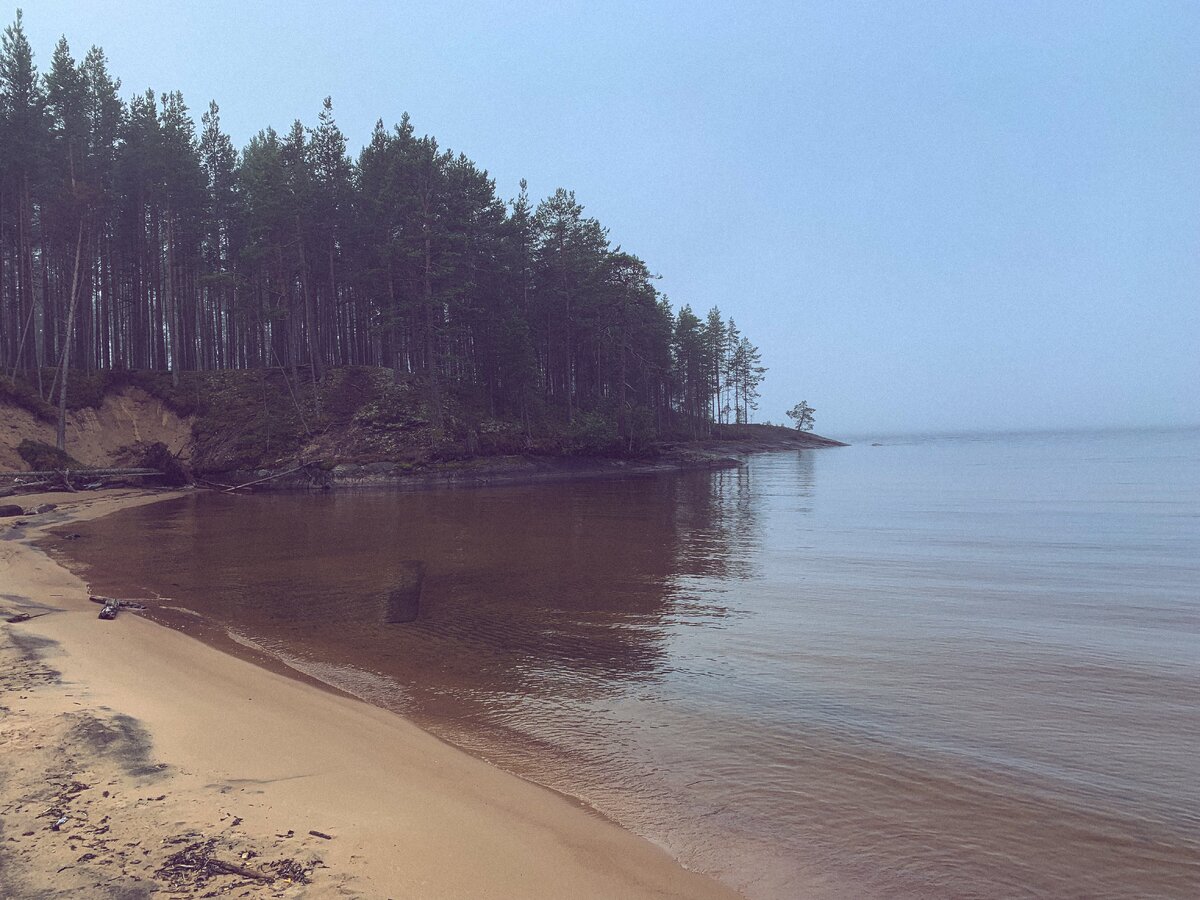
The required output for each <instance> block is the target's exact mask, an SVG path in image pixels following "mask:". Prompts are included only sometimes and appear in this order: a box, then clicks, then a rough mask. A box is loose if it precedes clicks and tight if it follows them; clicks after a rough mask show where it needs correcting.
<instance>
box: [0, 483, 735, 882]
mask: <svg viewBox="0 0 1200 900" xmlns="http://www.w3.org/2000/svg"><path fill="white" fill-rule="evenodd" d="M179 495H182V492H165V493H164V492H148V491H141V490H115V491H113V490H110V491H102V492H90V493H86V494H53V495H49V494H47V495H27V496H26V497H23V498H22V501H23V502H29V503H34V502H38V503H40V502H45V501H50V502H54V503H58V504H60V506H59V509H57V510H55V511H54V513H52V514H48V515H43V516H38V517H36V520H33V521H30V522H29V524H28V525H27V526H26V527H25V528H24V529H22V530H21V531H20V532H18V533H17V534H14V533H13V531H14V529H13V528H12V522H11V520H0V521H2V522H3V524H0V576H3V577H2V579H0V581H2V583H3V585H4V590H3V593H0V611H3V612H4V618H5V619H7V618H9V617H11V616H12V615H14V614H18V613H26V614H29V615H32V616H33V617H32V618H30V619H28V620H26V621H23V622H20V623H13V624H3V625H0V629H2V636H3V640H0V659H3V662H4V665H5V671H6V672H7V673H8V674H7V675H5V677H4V678H3V680H0V706H2V707H3V710H2V715H0V742H3V743H4V744H5V747H6V751H8V752H6V753H5V754H4V755H3V756H2V757H0V784H3V804H4V805H3V809H4V812H3V813H2V814H0V838H2V839H3V841H2V843H0V880H3V881H4V883H5V884H6V885H7V886H8V887H7V889H8V890H9V891H10V892H11V893H10V894H9V895H8V896H13V897H22V896H28V897H34V896H39V897H40V896H47V895H56V894H58V893H67V892H70V891H78V890H87V891H92V892H93V894H92V895H93V896H123V897H140V896H147V895H148V894H149V893H150V892H151V891H152V890H155V889H158V890H163V889H167V890H175V891H184V892H187V891H192V890H194V891H201V889H203V890H204V891H207V890H219V889H221V888H222V887H228V886H237V887H239V888H241V889H244V891H245V893H241V894H239V895H242V896H264V897H265V896H288V897H292V896H295V897H301V896H303V897H325V896H347V895H350V896H355V895H359V896H420V897H434V898H436V897H460V896H474V897H514V896H521V897H547V898H550V897H561V896H576V897H597V898H600V897H630V898H634V897H680V898H685V897H687V898H692V897H694V898H714V900H715V898H736V897H738V896H739V895H738V894H737V893H736V892H734V891H733V890H732V889H730V888H727V887H725V886H724V885H722V884H720V883H718V882H716V881H715V880H713V879H711V878H709V877H707V876H703V875H699V874H697V873H694V872H690V871H688V870H686V869H684V868H683V867H682V866H681V865H680V864H679V863H678V862H677V861H676V860H674V859H673V858H671V857H670V856H669V855H668V854H667V853H666V852H665V851H664V850H662V849H660V848H659V847H657V846H655V845H653V844H651V843H650V842H648V841H646V840H644V839H642V838H640V837H638V836H636V835H634V834H632V833H631V832H628V831H625V830H624V829H622V828H620V827H619V826H617V825H615V824H614V823H612V822H610V821H609V820H607V819H604V818H603V817H601V816H599V815H598V814H595V813H593V812H591V811H590V810H589V809H588V808H587V807H586V806H584V805H582V804H580V803H579V802H578V801H574V800H573V799H571V798H568V797H565V796H563V795H560V794H557V793H555V792H553V791H551V790H549V789H547V788H544V787H541V786H538V785H535V784H533V783H531V782H528V781H525V780H523V779H521V778H520V777H519V776H517V775H514V774H510V773H508V772H505V771H502V770H500V769H497V768H495V767H494V766H492V765H490V764H489V763H486V762H484V761H482V760H479V759H476V758H475V757H472V756H470V755H469V754H467V753H466V752H464V751H462V750H459V749H457V748H455V747H452V746H451V745H449V744H446V743H445V742H443V741H441V740H440V739H438V738H436V737H434V736H433V735H430V734H428V733H427V732H425V731H423V730H421V729H420V728H419V727H417V726H416V725H415V724H413V723H412V722H410V721H408V720H407V719H405V718H403V717H401V716H400V715H398V714H396V713H393V712H390V711H386V710H382V709H379V708H377V707H374V706H370V705H369V704H366V703H364V702H362V701H359V700H356V699H353V698H350V697H348V696H346V695H344V694H343V693H341V692H337V691H333V690H331V689H329V688H328V686H324V685H322V686H321V687H317V686H315V685H313V684H311V683H308V680H307V679H304V678H303V677H299V678H298V677H295V675H293V674H292V673H291V672H290V670H289V674H286V675H285V674H282V673H279V672H276V671H272V670H271V669H270V668H264V667H262V666H261V665H257V664H255V663H253V662H249V661H247V660H246V659H244V658H241V657H240V656H235V655H230V654H227V653H225V652H223V651H222V650H220V649H217V648H215V647H213V646H211V645H210V644H208V643H205V642H204V641H202V640H199V639H193V638H192V637H190V636H189V635H188V634H186V633H184V632H181V631H177V630H175V629H172V628H169V627H167V626H164V625H161V624H157V623H155V622H153V621H150V620H148V619H145V618H142V617H140V616H138V615H137V614H133V613H122V614H121V615H120V617H119V618H118V620H117V621H115V622H99V621H97V620H96V606H95V605H94V604H92V603H90V602H89V601H88V599H87V589H86V585H85V584H84V583H83V582H82V581H81V580H80V579H79V578H78V577H77V576H76V575H74V574H73V573H71V572H70V571H69V570H67V569H66V568H65V567H64V566H62V565H60V564H59V563H57V562H56V561H54V560H53V559H52V558H51V557H50V556H49V555H47V554H46V553H45V552H43V551H42V550H40V549H38V548H35V547H34V546H32V542H33V541H34V540H36V539H37V538H39V537H41V536H43V535H44V533H45V530H46V529H47V528H49V527H61V526H63V525H67V524H70V523H71V522H74V521H81V520H85V519H92V518H97V517H99V516H103V515H107V514H108V513H109V512H114V511H116V510H117V509H121V508H126V507H129V506H133V505H141V504H144V503H152V502H157V501H159V500H164V499H168V498H170V497H173V496H179ZM60 820H65V821H62V822H61V824H60V825H59V826H58V828H55V827H53V826H54V825H55V823H58V822H59V821H60ZM185 851H186V852H185ZM172 860H174V862H172ZM212 860H216V862H212ZM189 866H190V868H189ZM268 879H271V880H268ZM305 882H308V883H305Z"/></svg>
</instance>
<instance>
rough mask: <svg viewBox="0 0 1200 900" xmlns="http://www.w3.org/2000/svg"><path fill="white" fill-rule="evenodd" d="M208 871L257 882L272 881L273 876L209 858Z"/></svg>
mask: <svg viewBox="0 0 1200 900" xmlns="http://www.w3.org/2000/svg"><path fill="white" fill-rule="evenodd" d="M207 867H208V868H209V869H216V870H217V871H218V872H227V873H228V874H230V875H241V876H242V877H243V878H255V879H257V880H259V881H274V880H275V877H274V876H273V875H267V874H266V873H265V872H256V871H254V870H253V869H247V868H246V867H245V866H239V865H237V864H235V863H231V862H225V860H223V859H216V858H215V857H213V858H211V859H209V860H208V862H207Z"/></svg>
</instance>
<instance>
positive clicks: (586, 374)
mask: <svg viewBox="0 0 1200 900" xmlns="http://www.w3.org/2000/svg"><path fill="white" fill-rule="evenodd" d="M118 88H119V82H118V81H117V79H116V78H115V77H113V76H112V75H110V74H109V72H108V69H107V61H106V59H105V57H104V54H103V52H102V51H100V50H99V49H96V48H93V49H92V50H91V51H89V52H88V53H87V55H86V57H85V58H84V60H83V61H82V62H78V61H77V60H75V58H74V57H73V56H72V55H71V52H70V47H69V46H68V44H67V42H66V40H65V39H63V40H62V41H60V42H59V44H58V46H57V47H56V48H55V49H54V51H53V55H52V57H51V60H50V64H49V71H48V72H47V73H46V74H45V75H44V76H41V75H39V73H38V71H37V67H36V65H35V64H34V59H33V51H32V48H31V47H30V45H29V42H28V39H27V37H26V35H25V32H24V29H23V24H22V21H21V17H20V15H19V14H18V16H17V20H16V22H14V23H13V24H12V25H11V26H9V27H8V29H6V30H5V32H4V35H3V40H2V42H0V101H2V102H0V195H2V196H3V197H6V198H9V199H11V200H12V201H13V202H7V201H6V202H4V203H0V259H4V260H5V267H4V271H5V273H6V276H5V278H4V279H0V371H3V372H4V373H8V372H18V373H20V374H21V375H22V377H23V378H24V380H25V382H26V383H27V384H28V385H30V386H31V387H32V389H33V394H32V395H29V394H26V395H24V396H23V399H20V398H18V401H17V402H21V403H22V404H23V405H24V406H25V407H26V408H29V409H31V410H32V411H35V412H36V414H38V415H42V416H44V414H45V410H44V409H43V406H44V404H42V402H41V400H40V399H37V398H38V396H39V395H41V396H48V395H49V386H50V384H51V383H52V382H53V381H54V379H55V371H54V369H55V363H56V361H58V360H61V359H64V358H66V359H68V360H69V364H70V365H72V366H74V367H75V370H74V371H72V372H71V373H70V377H69V380H68V383H67V391H66V399H67V405H68V407H70V408H72V409H78V408H82V407H87V406H96V405H99V403H101V402H102V398H103V397H104V396H105V394H106V393H108V392H109V391H111V390H113V389H115V388H117V387H122V386H137V387H140V388H142V389H144V390H146V391H147V392H148V393H150V394H151V395H153V396H155V397H159V398H161V399H162V400H163V401H164V402H165V403H167V404H168V405H169V406H170V407H171V408H172V409H174V410H175V411H176V412H179V413H181V414H185V415H186V414H195V415H197V416H198V417H199V419H200V421H199V422H198V428H200V429H201V430H202V432H203V435H204V441H205V443H204V447H205V452H210V451H211V452H212V453H213V454H216V457H220V458H228V459H237V460H241V461H243V462H246V463H249V461H250V460H251V459H252V458H261V459H267V458H270V457H271V456H273V455H275V454H277V453H290V452H295V451H296V449H297V448H298V446H299V445H300V444H301V443H303V442H304V441H306V440H309V439H310V438H311V436H312V434H314V433H324V432H325V431H327V430H331V429H337V428H342V427H350V426H354V427H361V428H364V429H366V430H367V432H369V433H370V434H372V435H374V436H375V437H376V438H378V440H379V441H380V443H379V446H378V448H377V450H378V452H381V453H390V452H392V449H391V448H392V447H393V444H394V441H392V438H390V437H388V435H392V436H394V435H395V434H397V433H399V432H401V431H407V432H411V433H412V435H414V436H416V435H419V436H420V438H421V440H422V441H424V442H425V444H426V445H427V446H428V447H429V448H431V449H433V448H441V449H439V451H438V452H442V451H443V450H445V452H450V451H449V450H446V449H445V448H446V447H450V446H452V445H456V444H458V443H461V442H466V445H467V446H468V448H469V449H470V450H471V452H474V449H475V445H474V443H473V442H474V441H476V440H478V442H479V450H480V452H486V447H487V446H488V441H487V440H485V439H484V438H483V436H482V434H481V433H479V431H478V428H477V425H478V423H479V422H481V421H483V420H485V419H492V420H499V419H504V420H506V421H510V422H513V423H519V424H517V425H516V426H515V430H514V431H512V432H511V433H509V432H508V431H505V432H496V435H498V436H497V437H496V439H495V441H494V443H495V444H496V446H503V447H511V446H515V445H517V444H520V445H523V446H527V447H530V446H533V447H539V446H548V445H555V442H556V441H557V442H559V445H561V446H564V447H565V446H568V445H569V446H571V447H574V446H578V447H582V448H594V449H595V450H596V452H610V448H624V451H623V452H629V451H630V449H632V448H638V447H642V448H645V447H647V446H649V444H650V443H651V442H652V441H653V440H654V438H655V437H656V436H657V435H659V434H664V433H668V432H680V433H688V434H691V435H692V436H704V435H707V434H708V433H710V432H711V429H712V427H713V425H714V424H721V423H726V422H748V421H749V420H750V417H751V414H752V412H753V410H754V408H755V404H756V400H757V396H758V387H759V385H760V383H761V380H762V377H763V373H764V372H765V368H764V367H763V366H762V364H761V359H760V357H759V353H758V349H757V348H756V347H754V345H753V344H751V343H750V342H749V340H748V339H747V338H746V337H745V336H743V335H741V333H740V332H739V331H738V330H737V328H736V327H735V326H734V324H733V321H732V320H726V318H725V317H724V316H723V315H722V314H721V312H720V310H719V309H717V308H715V307H714V308H713V309H711V310H709V311H708V313H707V315H706V317H705V318H704V319H703V320H701V319H700V318H699V317H698V316H697V315H696V314H695V313H694V312H693V311H692V309H691V308H690V307H689V306H687V305H686V304H685V305H683V306H682V307H681V308H680V309H679V312H678V315H676V314H675V313H674V312H673V310H672V307H671V304H670V303H669V302H668V300H667V299H666V298H665V297H664V296H662V295H661V294H660V293H659V291H658V290H657V288H656V287H655V278H656V276H655V275H653V274H652V271H651V269H650V267H649V266H647V265H646V263H645V262H643V261H642V260H641V259H639V258H638V257H637V256H635V255H633V254H631V253H629V252H627V251H625V250H623V249H622V248H621V247H619V246H616V247H614V246H613V245H612V244H611V243H610V239H609V234H608V231H607V230H606V229H605V227H604V226H603V225H602V224H601V223H600V222H599V221H597V220H596V219H595V218H593V217H591V216H589V215H588V214H587V212H586V210H585V208H584V206H583V204H582V203H581V202H580V201H579V200H578V199H577V198H576V196H575V194H574V193H573V192H572V191H570V190H568V189H566V188H559V189H558V190H556V191H554V192H553V193H552V194H551V195H550V196H549V197H547V198H545V199H543V200H541V201H540V202H536V201H535V200H533V199H531V198H530V197H529V195H528V192H527V189H526V186H525V184H524V183H522V186H521V191H520V194H519V196H518V197H516V198H515V199H513V200H512V201H510V202H509V203H508V204H506V203H504V202H503V201H502V200H501V199H500V198H499V197H498V196H497V194H496V186H495V183H494V182H493V181H492V179H491V178H490V177H489V175H488V173H487V172H486V171H485V170H484V169H482V168H480V167H479V166H477V165H476V164H475V163H474V162H473V161H472V160H470V159H469V158H467V157H466V156H465V155H463V154H462V153H455V152H452V151H451V150H449V149H447V148H445V147H443V146H441V145H440V144H439V143H438V141H437V140H436V139H435V138H434V137H432V136H429V135H419V134H418V133H417V131H416V129H415V128H414V126H413V123H412V122H411V121H410V119H409V117H408V115H407V114H405V115H403V116H402V117H401V119H400V121H399V122H398V123H397V124H395V125H394V126H392V127H391V128H388V127H386V126H385V125H384V123H383V122H382V121H380V122H379V123H378V124H377V125H376V127H375V129H374V131H373V132H372V134H371V136H370V140H369V142H368V143H367V145H366V146H365V147H363V149H362V151H361V152H360V153H359V154H358V155H357V158H354V159H352V158H351V157H350V155H349V154H348V151H347V148H348V146H349V144H350V143H351V142H350V141H348V140H347V138H346V136H345V135H344V134H343V133H342V132H341V130H340V128H339V127H338V125H337V122H336V117H335V115H334V105H333V101H332V100H331V99H330V98H326V99H325V100H324V102H323V103H322V104H321V107H320V109H319V110H315V112H316V123H315V126H306V125H305V124H304V123H303V122H300V121H297V122H294V123H293V124H292V125H291V126H290V127H289V128H287V129H286V130H284V131H282V132H279V133H277V132H275V131H274V130H273V129H271V128H266V129H264V130H263V131H261V132H259V133H258V134H257V135H255V136H254V137H253V138H251V140H250V141H249V143H248V144H247V145H246V146H245V148H244V149H242V151H241V152H240V153H239V152H238V151H237V150H236V149H235V148H234V146H233V143H232V141H231V140H230V138H229V136H228V135H227V134H225V133H224V132H223V131H222V126H221V119H220V108H219V107H218V106H217V104H216V103H215V102H214V103H211V104H209V106H208V108H207V110H206V111H204V112H203V114H202V116H201V118H200V121H201V126H202V127H201V128H200V129H199V130H197V128H196V125H195V122H194V119H193V116H192V114H191V112H190V111H189V109H188V107H187V105H186V103H185V102H184V98H183V96H182V95H181V94H180V93H179V92H178V91H165V92H155V91H153V90H147V91H146V92H144V93H141V94H138V95H135V96H133V97H131V98H130V99H129V100H128V102H122V100H121V98H120V96H119V90H118ZM355 143H356V142H355ZM77 255H78V257H79V267H78V271H76V267H75V259H76V257H77ZM35 311H40V312H38V317H37V323H38V324H37V326H36V327H27V326H28V323H30V322H31V321H33V320H34V316H33V313H34V312H35ZM68 319H70V321H68ZM68 344H69V353H67V352H66V351H67V349H68ZM39 366H41V367H42V369H41V372H40V377H39V370H38V367H39ZM383 368H387V369H390V370H391V373H392V378H393V380H394V381H395V383H396V385H397V386H398V388H397V390H398V393H395V394H387V393H386V392H383V391H382V389H381V388H380V386H379V385H378V384H376V382H375V375H373V374H368V373H378V372H380V371H381V370H382V369H383ZM229 369H252V370H258V371H260V372H263V373H264V375H263V379H262V382H261V383H258V382H256V383H255V384H256V385H257V386H258V387H262V388H263V391H265V394H263V395H261V396H258V397H251V396H250V395H249V394H250V393H252V392H248V390H247V388H246V387H245V385H242V386H239V387H234V386H231V385H230V384H228V383H225V382H223V381H222V380H221V379H220V377H218V375H217V374H215V373H220V372H222V371H225V370H229ZM85 372H86V373H88V374H82V373H85ZM285 372H286V375H285V374H284V373H285ZM329 373H332V376H331V377H332V380H327V378H326V376H327V375H328V374H329ZM400 386H405V387H404V388H403V389H402V388H401V387H400ZM405 390H407V391H408V392H407V393H405ZM260 393H261V392H260ZM243 395H244V396H243ZM564 422H572V423H577V424H573V425H572V427H571V428H570V429H569V431H566V432H564V431H563V429H562V425H561V423H564ZM210 426H211V427H210ZM234 433H236V435H237V437H236V438H231V437H229V435H231V434H234ZM217 434H221V435H224V436H225V437H223V438H222V439H221V442H222V446H220V447H218V446H217V445H216V443H215V441H216V439H215V437H213V436H214V435H217ZM472 435H474V437H472ZM499 435H503V437H502V438H501V437H499ZM414 439H415V438H414ZM406 440H407V439H406ZM397 452H399V451H397ZM581 452H590V450H589V451H581ZM612 452H615V450H613V451H612ZM216 457H214V458H216Z"/></svg>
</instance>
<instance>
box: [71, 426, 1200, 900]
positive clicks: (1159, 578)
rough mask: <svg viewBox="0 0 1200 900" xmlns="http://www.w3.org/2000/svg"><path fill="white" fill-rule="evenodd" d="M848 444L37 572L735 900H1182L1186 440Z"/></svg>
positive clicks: (1193, 694)
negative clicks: (202, 620)
mask: <svg viewBox="0 0 1200 900" xmlns="http://www.w3.org/2000/svg"><path fill="white" fill-rule="evenodd" d="M875 441H877V442H878V446H873V445H872V442H871V441H864V442H863V443H860V444H857V445H856V446H852V447H847V448H838V449H827V450H804V451H786V452H776V453H764V454H759V455H756V456H754V457H752V458H750V460H749V462H748V465H747V466H745V467H744V468H742V469H737V470H722V471H716V472H711V471H703V472H700V471H697V472H683V473H678V474H663V475H652V476H639V477H628V478H612V479H597V480H583V481H576V482H555V483H545V484H530V485H521V486H502V487H489V488H479V489H455V490H443V491H421V492H405V491H400V490H391V491H389V490H374V491H345V492H334V493H330V494H323V495H305V494H266V495H254V496H224V495H218V494H212V493H199V494H197V495H195V496H192V497H188V498H185V499H181V500H174V501H168V502H164V503H160V504H155V505H151V506H145V507H139V508H136V509H130V510H125V511H123V512H120V513H117V514H115V515H112V516H110V517H107V518H105V519H102V520H98V521H95V522H90V523H83V524H79V525H75V526H72V527H73V528H76V529H77V530H78V531H79V532H80V533H81V534H82V535H83V539H81V540H79V541H75V542H73V543H72V544H71V545H70V546H69V547H66V546H65V545H63V546H64V548H65V550H64V552H69V553H70V554H71V556H72V557H73V558H75V559H76V560H77V561H78V562H79V563H81V564H83V565H85V566H86V567H87V570H88V577H89V579H90V580H91V582H92V584H93V586H94V589H95V590H96V591H98V592H101V593H110V594H116V595H120V596H126V597H143V596H155V597H160V598H169V599H164V600H163V601H162V602H163V603H166V604H168V605H171V606H176V607H182V608H186V609H190V610H194V611H196V612H198V613H201V614H203V615H204V616H205V617H208V618H210V619H211V620H213V621H215V622H218V623H220V624H221V625H222V626H223V627H225V628H228V629H229V630H230V631H231V632H233V633H234V634H235V635H236V636H237V637H238V639H239V640H241V641H243V642H246V643H249V644H253V645H255V646H258V647H260V648H263V649H265V650H266V651H267V652H269V653H271V654H273V655H275V656H277V657H279V658H281V659H284V660H286V661H287V662H288V663H289V664H290V665H291V666H293V667H295V668H297V669H299V670H301V671H303V672H306V673H307V674H309V675H310V676H312V677H315V678H318V679H320V680H321V681H324V682H326V683H328V684H330V685H334V686H336V687H338V688H340V689H342V690H345V691H347V692H349V693H352V694H355V695H357V696H359V697H362V698H363V699H365V700H367V701H369V702H371V703H375V704H378V705H381V706H385V707H389V708H392V709H395V710H397V711H398V712H401V713H403V714H405V715H407V716H410V717H412V718H413V719H414V720H416V721H417V722H418V723H420V724H421V725H422V726H424V727H425V728H427V729H429V730H430V731H432V732H434V733H435V734H438V735H440V736H442V737H443V738H445V739H446V740H448V741H450V742H452V743H454V744H457V745H459V746H461V747H463V748H464V749H466V750H467V751H468V752H471V753H473V754H476V755H479V756H482V757H484V758H487V759H489V760H491V761H493V762H495V763H496V764H497V765H499V766H502V767H504V768H507V769H510V770H512V771H515V772H517V773H519V774H521V775H523V776H525V777H527V778H530V779H532V780H535V781H538V782H540V783H542V784H545V785H547V786H549V787H551V788H554V789H556V790H558V791H561V792H563V793H566V794H569V795H571V796H573V797H577V798H579V799H580V800H582V801H583V802H585V803H587V804H588V805H590V806H592V807H593V808H595V809H596V810H598V811H600V812H601V813H603V814H604V815H606V816H609V817H611V818H612V819H614V820H616V821H617V822H620V823H621V824H623V825H625V826H627V827H628V828H630V829H632V830H633V831H635V832H638V833H639V834H642V835H645V836H646V837H648V838H650V839H651V840H653V841H655V842H657V843H659V844H661V845H662V846H664V847H666V848H668V849H669V850H670V851H671V852H672V853H673V854H674V855H675V856H676V857H677V858H679V859H680V860H681V861H682V862H683V863H684V864H685V865H687V866H688V867H689V868H693V869H697V870H701V871H704V872H708V873H710V874H713V875H715V876H716V877H718V878H721V879H723V880H724V881H726V882H728V883H729V884H731V885H733V886H734V887H736V888H738V889H739V890H741V891H742V892H744V893H745V894H746V895H747V896H748V897H750V898H754V900H759V898H762V900H766V898H790V897H797V896H806V897H807V896H811V897H818V898H820V897H856V898H857V897H881V898H882V897H896V896H911V897H1101V898H1102V897H1113V898H1116V897H1131V896H1138V897H1181V898H1182V897H1195V896H1198V895H1200V753H1198V752H1197V747H1200V431H1197V430H1179V431H1158V432H1148V431H1143V432H1133V431H1129V432H1096V433H1070V434H1010V435H946V436H926V437H908V438H876V439H875ZM398 587H399V589H400V591H401V593H404V592H405V591H407V592H408V593H409V594H412V593H413V592H414V591H419V598H420V615H419V616H418V618H417V619H416V621H414V622H410V623H395V624H389V623H388V618H389V611H390V610H391V611H394V602H395V601H394V597H393V598H392V600H391V601H390V602H389V594H391V593H392V592H393V591H394V590H396V589H397V588H398Z"/></svg>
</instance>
